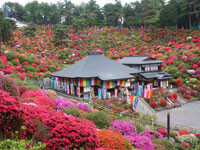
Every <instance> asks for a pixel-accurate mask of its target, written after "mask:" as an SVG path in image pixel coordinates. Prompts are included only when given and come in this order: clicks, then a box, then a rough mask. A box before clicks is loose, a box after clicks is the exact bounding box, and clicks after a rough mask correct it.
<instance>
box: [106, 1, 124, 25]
mask: <svg viewBox="0 0 200 150" xmlns="http://www.w3.org/2000/svg"><path fill="white" fill-rule="evenodd" d="M115 2H116V3H115V4H111V3H108V4H105V5H104V7H103V12H104V18H105V22H106V24H107V25H109V26H110V25H113V26H117V25H119V21H118V20H119V18H122V17H123V11H122V5H121V2H120V1H118V0H116V1H115Z"/></svg>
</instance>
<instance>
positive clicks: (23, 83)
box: [16, 79, 40, 90]
mask: <svg viewBox="0 0 200 150" xmlns="http://www.w3.org/2000/svg"><path fill="white" fill-rule="evenodd" d="M16 83H17V86H25V87H27V89H28V90H40V87H38V86H36V85H35V84H33V83H31V82H28V81H21V80H20V79H18V80H16Z"/></svg>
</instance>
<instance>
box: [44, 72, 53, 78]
mask: <svg viewBox="0 0 200 150" xmlns="http://www.w3.org/2000/svg"><path fill="white" fill-rule="evenodd" d="M50 74H51V72H50V71H47V72H45V73H44V74H43V78H46V77H51V75H50Z"/></svg>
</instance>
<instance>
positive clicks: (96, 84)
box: [43, 52, 141, 99]
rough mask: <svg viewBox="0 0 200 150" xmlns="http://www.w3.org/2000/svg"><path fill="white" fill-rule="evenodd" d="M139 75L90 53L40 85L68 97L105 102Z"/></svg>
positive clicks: (99, 54)
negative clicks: (96, 97) (96, 99)
mask: <svg viewBox="0 0 200 150" xmlns="http://www.w3.org/2000/svg"><path fill="white" fill-rule="evenodd" d="M140 72H141V71H140V70H138V69H133V68H130V67H128V66H125V65H122V64H121V63H119V62H116V61H114V60H111V59H109V58H107V57H105V56H104V55H102V53H101V52H89V53H88V56H86V57H85V58H83V59H82V60H80V61H78V62H76V63H75V64H73V65H71V66H69V67H68V68H65V69H63V70H60V71H58V72H55V73H52V74H51V76H52V77H53V78H51V79H50V78H46V79H44V80H43V84H44V85H45V86H48V87H49V88H52V89H55V90H59V91H63V92H66V94H69V95H74V96H78V97H83V96H85V95H88V96H89V97H90V98H91V97H95V96H98V98H105V99H106V98H109V97H111V96H114V95H115V96H116V94H117V93H116V92H118V93H119V92H121V91H123V90H124V88H126V89H127V88H128V87H130V81H133V80H134V75H135V74H138V73H140Z"/></svg>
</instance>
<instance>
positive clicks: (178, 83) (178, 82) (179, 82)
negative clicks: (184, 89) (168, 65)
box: [176, 78, 183, 86]
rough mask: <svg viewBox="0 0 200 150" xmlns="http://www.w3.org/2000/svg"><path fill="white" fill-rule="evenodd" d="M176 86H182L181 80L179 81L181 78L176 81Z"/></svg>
mask: <svg viewBox="0 0 200 150" xmlns="http://www.w3.org/2000/svg"><path fill="white" fill-rule="evenodd" d="M176 84H177V85H178V86H181V85H183V81H182V79H181V78H178V79H176Z"/></svg>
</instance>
